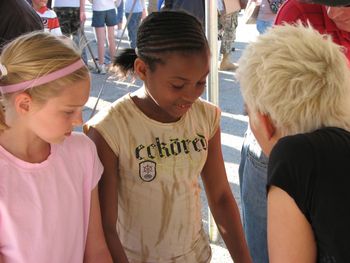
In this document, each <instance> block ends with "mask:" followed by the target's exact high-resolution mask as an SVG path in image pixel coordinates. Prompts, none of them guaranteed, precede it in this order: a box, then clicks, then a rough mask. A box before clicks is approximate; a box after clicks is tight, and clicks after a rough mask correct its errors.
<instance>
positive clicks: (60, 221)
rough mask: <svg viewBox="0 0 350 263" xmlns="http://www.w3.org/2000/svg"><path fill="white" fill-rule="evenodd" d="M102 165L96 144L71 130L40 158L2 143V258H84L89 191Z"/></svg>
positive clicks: (44, 262)
mask: <svg viewBox="0 0 350 263" xmlns="http://www.w3.org/2000/svg"><path fill="white" fill-rule="evenodd" d="M102 171H103V167H102V164H101V162H100V160H99V159H98V156H97V152H96V148H95V145H94V144H93V142H92V141H91V140H90V139H89V138H88V137H86V136H85V135H83V134H79V133H72V135H71V136H70V137H68V138H67V139H66V140H65V141H64V142H63V143H61V144H56V145H51V154H50V156H49V157H48V159H47V160H45V161H44V162H42V163H37V164H33V163H28V162H24V161H22V160H20V159H18V158H16V157H14V156H13V155H11V154H10V153H8V152H7V151H6V150H5V149H4V148H2V147H1V146H0V254H2V256H3V259H4V262H6V263H80V262H83V256H84V250H85V243H86V236H87V229H88V222H89V213H90V199H91V191H92V189H93V188H95V186H96V185H97V182H98V180H99V179H100V176H101V174H102Z"/></svg>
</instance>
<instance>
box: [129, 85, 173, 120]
mask: <svg viewBox="0 0 350 263" xmlns="http://www.w3.org/2000/svg"><path fill="white" fill-rule="evenodd" d="M131 99H132V100H133V102H134V103H135V104H136V106H137V107H138V108H139V109H140V110H141V111H142V112H143V113H144V114H145V115H146V116H147V117H148V118H151V119H153V120H155V121H158V122H162V123H172V122H177V121H178V120H179V118H174V117H173V116H170V115H169V114H168V113H166V112H165V111H164V110H162V109H161V108H160V107H159V106H158V105H157V104H156V103H155V102H154V101H153V99H152V98H151V96H150V95H149V94H148V93H147V91H146V89H145V87H144V86H143V87H142V88H140V89H138V90H137V91H135V92H134V93H132V94H131Z"/></svg>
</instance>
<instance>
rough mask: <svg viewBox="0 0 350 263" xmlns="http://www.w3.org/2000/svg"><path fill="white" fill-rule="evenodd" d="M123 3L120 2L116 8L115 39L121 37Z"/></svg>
mask: <svg viewBox="0 0 350 263" xmlns="http://www.w3.org/2000/svg"><path fill="white" fill-rule="evenodd" d="M123 15H124V1H123V0H121V1H120V3H119V5H118V6H117V37H118V38H120V37H122V33H123Z"/></svg>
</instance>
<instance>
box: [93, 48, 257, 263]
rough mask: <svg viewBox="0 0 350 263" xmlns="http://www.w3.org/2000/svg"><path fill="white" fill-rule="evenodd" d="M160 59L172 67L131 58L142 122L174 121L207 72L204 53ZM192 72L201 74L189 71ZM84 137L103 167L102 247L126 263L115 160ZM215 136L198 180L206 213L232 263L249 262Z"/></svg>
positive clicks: (103, 144)
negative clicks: (141, 85) (119, 224)
mask: <svg viewBox="0 0 350 263" xmlns="http://www.w3.org/2000/svg"><path fill="white" fill-rule="evenodd" d="M164 60H165V62H167V61H172V63H165V64H162V66H161V67H160V66H157V67H156V69H155V71H153V72H152V71H151V70H150V69H149V67H148V66H147V65H146V64H145V63H144V62H143V61H142V60H141V59H139V58H138V59H136V61H135V64H134V69H135V72H136V73H137V74H138V76H139V77H140V78H141V79H142V80H143V81H144V83H145V89H143V88H141V89H140V90H138V91H136V92H135V93H133V94H131V97H132V99H133V101H134V102H135V103H136V105H137V106H138V107H139V108H140V109H141V110H142V111H143V112H144V113H145V114H146V115H147V116H148V117H150V118H152V119H155V120H157V121H160V122H174V121H177V120H178V119H179V118H181V116H182V115H183V114H184V113H185V112H186V111H187V110H188V109H189V107H190V105H191V104H192V103H193V102H194V101H195V100H196V99H198V97H199V96H200V95H201V94H202V92H203V90H204V88H205V80H206V77H207V74H208V72H209V54H208V53H207V52H203V53H201V54H200V55H198V54H196V55H189V56H187V57H183V56H179V55H176V53H174V54H172V55H169V57H166V58H165V59H164ZM189 65H190V66H189ZM203 65H204V66H203ZM186 67H187V70H186ZM184 68H185V70H184ZM198 68H200V69H202V70H193V69H198ZM169 72H170V73H169ZM163 81H164V82H163ZM159 83H160V84H159ZM167 83H170V85H168V84H167ZM157 85H158V86H157ZM168 86H169V88H168ZM164 90H166V91H164ZM179 105H181V106H182V107H179ZM87 134H88V136H89V137H90V138H91V139H92V140H93V141H94V142H95V144H96V146H97V151H98V154H99V157H100V159H101V162H102V164H103V165H104V168H105V170H104V173H103V175H102V179H101V181H100V185H99V187H100V201H101V211H102V223H103V227H104V231H105V236H106V240H107V244H108V246H109V249H110V251H111V254H112V257H113V259H114V262H122V263H124V262H128V260H127V258H126V254H125V252H124V250H123V248H122V246H121V242H120V240H119V237H118V234H117V231H116V227H115V225H116V221H117V219H118V199H117V195H118V193H117V184H118V181H117V177H118V158H117V156H116V155H115V154H114V152H113V151H112V149H111V148H110V147H109V146H108V144H107V143H106V141H105V140H104V139H103V137H102V136H101V135H100V134H99V133H98V131H96V129H94V128H90V129H89V131H88V133H87ZM220 134H221V132H220V128H218V129H217V131H216V133H215V135H214V136H213V137H212V138H211V139H210V140H209V142H208V157H207V160H206V163H205V165H204V167H203V170H202V173H201V177H202V180H203V183H204V186H205V191H206V194H207V198H208V203H209V206H210V209H211V211H212V213H213V216H214V218H215V221H216V224H217V225H218V228H219V231H220V233H221V235H222V237H223V239H224V241H225V243H226V246H227V248H228V250H229V252H230V254H231V256H232V258H233V259H234V261H235V262H252V260H251V258H250V255H249V252H248V248H247V245H246V241H245V238H244V235H243V229H242V225H241V221H240V215H239V210H238V207H237V204H236V202H235V199H234V197H233V195H232V192H231V189H230V186H229V183H228V180H227V175H226V171H225V166H224V161H223V157H222V152H221V138H220Z"/></svg>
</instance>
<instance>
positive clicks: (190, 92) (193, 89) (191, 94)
mask: <svg viewBox="0 0 350 263" xmlns="http://www.w3.org/2000/svg"><path fill="white" fill-rule="evenodd" d="M203 91H204V87H198V86H197V85H191V86H190V87H188V88H187V89H185V90H184V93H183V96H182V98H183V100H185V101H188V102H194V101H195V100H196V99H198V98H199V97H200V96H201V95H202V93H203Z"/></svg>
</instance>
